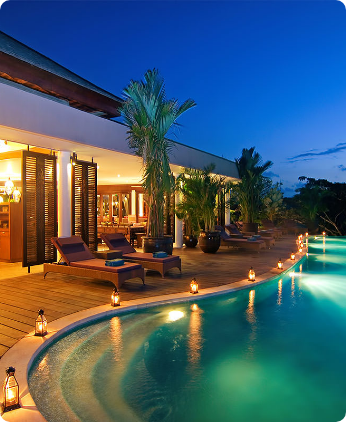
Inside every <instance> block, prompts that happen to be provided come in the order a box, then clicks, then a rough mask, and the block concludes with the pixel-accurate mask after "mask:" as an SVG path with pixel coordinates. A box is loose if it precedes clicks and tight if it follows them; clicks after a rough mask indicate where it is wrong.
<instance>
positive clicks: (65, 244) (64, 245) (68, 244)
mask: <svg viewBox="0 0 346 422" xmlns="http://www.w3.org/2000/svg"><path fill="white" fill-rule="evenodd" d="M52 240H55V245H56V247H57V249H58V250H59V252H60V253H61V255H62V256H63V258H64V259H65V260H66V262H68V263H69V262H73V261H84V260H86V259H92V258H94V256H93V254H92V253H91V252H90V250H89V248H88V247H87V245H86V244H85V243H84V242H83V239H82V238H81V237H80V236H70V237H57V238H54V239H52ZM53 243H54V242H53Z"/></svg>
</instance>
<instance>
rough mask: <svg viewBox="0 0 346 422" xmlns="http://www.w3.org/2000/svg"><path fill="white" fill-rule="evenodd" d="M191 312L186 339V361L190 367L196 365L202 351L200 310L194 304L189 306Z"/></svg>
mask: <svg viewBox="0 0 346 422" xmlns="http://www.w3.org/2000/svg"><path fill="white" fill-rule="evenodd" d="M191 310H192V312H191V315H190V324H189V339H188V361H189V362H190V364H191V365H198V363H199V360H200V358H201V349H202V330H201V326H202V319H201V310H200V309H199V307H198V305H197V304H196V303H194V304H193V305H192V306H191Z"/></svg>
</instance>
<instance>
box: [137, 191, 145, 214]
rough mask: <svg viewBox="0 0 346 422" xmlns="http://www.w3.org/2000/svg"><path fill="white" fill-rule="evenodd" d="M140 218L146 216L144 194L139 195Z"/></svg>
mask: <svg viewBox="0 0 346 422" xmlns="http://www.w3.org/2000/svg"><path fill="white" fill-rule="evenodd" d="M138 216H139V217H143V216H144V196H143V193H140V194H138Z"/></svg>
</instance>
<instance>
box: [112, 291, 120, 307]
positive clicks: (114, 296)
mask: <svg viewBox="0 0 346 422" xmlns="http://www.w3.org/2000/svg"><path fill="white" fill-rule="evenodd" d="M111 305H112V306H120V295H119V292H118V290H117V289H114V290H113V293H112V296H111Z"/></svg>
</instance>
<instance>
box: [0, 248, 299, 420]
mask: <svg viewBox="0 0 346 422" xmlns="http://www.w3.org/2000/svg"><path fill="white" fill-rule="evenodd" d="M306 256H307V254H306V249H305V248H304V250H303V252H302V253H297V254H296V260H295V261H294V262H292V260H291V259H287V260H286V261H284V263H283V270H278V269H277V268H273V269H271V270H270V271H268V272H266V273H264V274H261V275H260V276H256V281H255V282H249V281H248V280H247V279H243V280H239V281H236V282H234V283H231V284H224V285H221V286H217V287H212V288H207V289H202V290H199V292H198V294H194V295H192V294H191V293H190V292H181V293H174V294H170V295H161V296H153V297H149V298H141V299H133V300H129V301H125V302H121V306H119V307H116V308H114V307H111V305H110V304H106V305H101V306H97V307H94V308H90V309H86V310H83V311H79V312H76V313H73V314H71V315H67V316H65V317H62V318H59V319H57V320H55V321H52V322H51V323H49V324H48V329H49V332H48V334H47V335H46V336H45V337H43V338H42V337H37V336H35V335H34V331H32V332H31V333H29V334H27V335H26V336H25V337H23V338H22V339H21V340H19V341H18V342H17V343H16V344H15V345H14V346H12V347H11V348H10V349H9V350H8V351H7V352H6V353H5V354H4V355H3V356H2V358H1V360H0V376H1V374H5V369H6V368H8V367H9V366H14V367H15V368H16V379H17V381H18V384H19V389H20V392H19V395H20V404H21V407H20V408H19V409H16V410H13V411H11V412H6V413H4V414H2V413H1V411H0V422H1V421H5V422H47V421H46V419H45V418H44V417H43V416H42V414H41V413H40V412H39V410H38V409H37V407H36V405H35V402H34V400H33V398H32V396H31V394H30V392H29V386H28V373H29V369H30V367H31V365H32V363H33V361H34V359H35V358H36V356H37V355H38V354H39V353H40V352H41V351H42V349H44V348H46V347H48V346H49V344H51V343H53V342H54V341H56V340H57V339H58V338H59V337H61V336H62V335H64V334H65V333H67V332H69V331H71V330H74V329H75V328H77V327H80V326H83V325H85V324H87V323H88V322H91V321H97V320H99V319H103V318H105V317H109V316H115V315H119V314H123V313H125V312H131V311H136V310H138V309H144V308H149V307H153V306H158V305H167V304H170V303H171V304H174V303H181V302H195V301H198V300H201V299H205V298H208V297H213V296H219V295H223V294H227V293H231V292H236V291H239V290H244V289H247V288H251V287H256V286H258V285H261V284H264V283H267V282H269V281H271V280H272V279H274V278H276V277H277V276H279V275H280V274H286V273H287V272H289V270H290V269H291V268H292V267H293V266H296V265H297V264H299V262H301V261H302V260H303V259H305V258H306ZM2 394H3V392H2V389H1V391H0V403H2V400H3V397H2Z"/></svg>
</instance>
